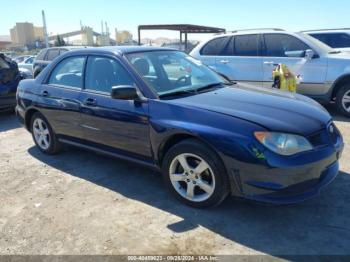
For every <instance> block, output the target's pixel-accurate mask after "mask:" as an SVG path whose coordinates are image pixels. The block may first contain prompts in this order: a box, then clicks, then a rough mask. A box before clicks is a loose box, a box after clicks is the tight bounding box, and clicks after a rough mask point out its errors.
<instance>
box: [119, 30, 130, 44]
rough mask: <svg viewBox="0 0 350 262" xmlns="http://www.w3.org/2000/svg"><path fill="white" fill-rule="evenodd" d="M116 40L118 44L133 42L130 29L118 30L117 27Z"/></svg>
mask: <svg viewBox="0 0 350 262" xmlns="http://www.w3.org/2000/svg"><path fill="white" fill-rule="evenodd" d="M115 40H116V41H117V44H132V43H133V41H132V34H131V33H130V32H129V31H118V30H117V29H115Z"/></svg>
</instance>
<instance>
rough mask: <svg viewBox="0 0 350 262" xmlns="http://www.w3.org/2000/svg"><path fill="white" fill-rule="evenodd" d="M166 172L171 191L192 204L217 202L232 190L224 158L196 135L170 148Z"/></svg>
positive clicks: (204, 205) (203, 205) (205, 205)
mask: <svg viewBox="0 0 350 262" xmlns="http://www.w3.org/2000/svg"><path fill="white" fill-rule="evenodd" d="M180 161H181V163H182V164H181V163H180ZM184 161H185V162H184ZM186 165H187V168H184V167H183V166H186ZM206 165H207V167H206ZM197 171H198V172H197ZM162 173H163V178H164V181H165V184H166V186H167V187H168V188H169V189H170V191H171V192H172V193H173V194H174V195H175V197H176V198H177V199H179V200H180V201H181V202H183V203H185V204H187V205H189V206H193V207H196V208H203V207H209V206H216V205H219V204H220V203H221V202H222V201H223V200H224V199H225V198H226V197H227V195H228V193H229V188H230V187H229V179H228V176H227V173H226V170H225V167H224V165H223V163H222V161H221V159H220V158H219V157H218V156H217V154H216V153H215V152H214V151H212V150H211V149H210V148H208V147H207V146H206V145H204V144H202V143H200V142H199V141H197V140H195V139H188V140H184V141H182V142H180V143H178V144H176V145H174V146H173V147H171V148H170V149H169V150H168V152H167V153H166V155H165V157H164V160H163V164H162ZM171 174H173V175H171ZM175 174H176V175H175ZM189 186H190V187H189ZM203 188H204V189H205V190H204V189H203ZM192 189H193V190H192ZM191 192H193V193H192V194H191Z"/></svg>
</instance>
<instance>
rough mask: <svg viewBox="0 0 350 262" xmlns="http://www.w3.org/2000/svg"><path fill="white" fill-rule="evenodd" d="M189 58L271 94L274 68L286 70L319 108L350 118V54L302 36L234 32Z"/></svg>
mask: <svg viewBox="0 0 350 262" xmlns="http://www.w3.org/2000/svg"><path fill="white" fill-rule="evenodd" d="M191 55H192V56H193V57H195V58H197V59H199V60H201V61H202V62H203V63H204V64H206V65H208V66H210V67H212V68H213V69H214V70H216V71H217V72H219V73H221V74H224V75H226V76H227V77H228V78H230V79H231V80H234V81H240V82H248V83H250V84H253V85H256V86H261V87H269V88H271V86H272V70H273V68H274V65H275V64H279V63H282V64H285V65H287V66H288V67H289V68H290V69H291V71H292V72H293V73H294V74H296V75H300V77H301V82H300V84H299V85H298V93H301V94H304V95H307V96H310V97H312V98H314V99H315V100H317V101H319V102H321V103H329V102H330V101H335V102H336V104H337V107H338V108H339V110H340V111H341V112H342V113H343V114H344V115H346V116H348V117H350V54H346V53H342V52H340V51H337V50H334V49H332V48H330V47H329V46H327V45H325V44H323V43H322V42H320V41H318V40H317V39H315V38H313V37H311V36H309V35H306V34H304V33H293V32H287V31H283V30H281V29H263V30H261V29H260V30H245V31H235V32H232V33H230V34H223V35H216V36H214V37H212V38H210V39H209V40H207V41H204V42H202V43H201V44H199V45H198V46H197V47H196V48H195V49H194V50H193V51H192V52H191Z"/></svg>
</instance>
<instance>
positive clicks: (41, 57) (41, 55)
mask: <svg viewBox="0 0 350 262" xmlns="http://www.w3.org/2000/svg"><path fill="white" fill-rule="evenodd" d="M46 51H47V50H46V49H43V50H41V51H40V52H39V54H38V55H37V56H36V60H44V58H45V54H46Z"/></svg>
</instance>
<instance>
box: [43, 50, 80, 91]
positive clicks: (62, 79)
mask: <svg viewBox="0 0 350 262" xmlns="http://www.w3.org/2000/svg"><path fill="white" fill-rule="evenodd" d="M84 62H85V57H81V56H75V57H69V58H66V59H64V60H63V61H61V62H60V63H59V64H58V65H56V67H55V69H54V70H53V71H52V73H51V75H50V78H49V84H52V85H60V86H66V87H74V88H82V87H83V71H84Z"/></svg>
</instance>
